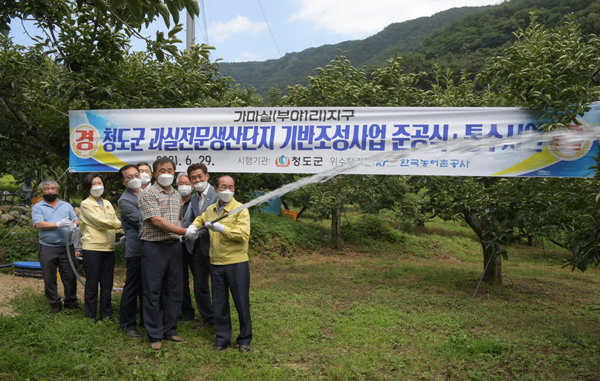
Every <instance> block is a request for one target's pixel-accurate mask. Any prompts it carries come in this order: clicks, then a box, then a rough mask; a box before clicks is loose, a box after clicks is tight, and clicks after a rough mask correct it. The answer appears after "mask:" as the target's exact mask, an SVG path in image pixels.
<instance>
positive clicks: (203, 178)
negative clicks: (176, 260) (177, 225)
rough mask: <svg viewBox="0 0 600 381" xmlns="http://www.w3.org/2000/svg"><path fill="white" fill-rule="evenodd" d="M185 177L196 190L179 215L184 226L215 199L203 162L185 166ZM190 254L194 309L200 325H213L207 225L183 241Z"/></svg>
mask: <svg viewBox="0 0 600 381" xmlns="http://www.w3.org/2000/svg"><path fill="white" fill-rule="evenodd" d="M187 173H188V177H189V179H190V181H191V183H192V184H193V186H194V189H195V190H196V191H197V192H196V193H194V194H193V195H192V198H191V199H190V205H189V207H188V208H187V211H186V213H185V215H184V217H183V227H184V228H187V227H188V226H190V225H191V223H192V222H193V221H194V220H195V219H196V217H198V216H200V215H202V213H204V211H205V210H206V208H207V207H208V206H210V205H212V204H214V203H215V202H217V200H218V199H219V197H217V194H216V193H215V190H214V188H213V187H212V186H210V185H209V184H208V178H209V175H208V169H207V168H206V165H204V164H199V163H196V164H192V165H190V166H189V167H188V169H187ZM185 244H186V246H187V249H188V252H189V253H191V255H192V275H193V277H194V297H195V299H196V306H197V307H198V312H199V313H200V316H202V321H203V323H204V325H203V326H202V328H207V327H213V326H214V316H213V303H212V299H211V295H210V287H209V285H208V284H209V283H208V281H209V274H210V257H209V253H210V237H209V234H208V229H202V231H201V232H200V235H199V236H198V239H197V240H195V241H191V240H188V241H186V242H185Z"/></svg>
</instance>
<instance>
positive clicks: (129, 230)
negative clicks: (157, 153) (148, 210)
mask: <svg viewBox="0 0 600 381" xmlns="http://www.w3.org/2000/svg"><path fill="white" fill-rule="evenodd" d="M119 176H120V177H121V182H122V183H123V185H125V188H126V189H125V192H123V194H122V195H121V198H120V199H119V211H120V212H121V226H122V227H123V230H124V231H125V236H123V237H122V238H121V243H123V241H125V261H126V262H127V275H126V277H125V286H124V287H123V295H122V296H121V307H120V311H119V314H120V326H121V329H122V330H123V331H125V332H127V334H128V335H129V336H131V337H133V338H136V339H141V338H142V337H144V336H143V335H142V334H141V333H140V331H138V330H137V326H136V319H135V318H136V313H137V306H138V299H139V301H140V302H139V306H140V325H141V326H143V325H144V315H143V312H142V304H143V299H142V241H140V238H139V237H138V235H139V234H140V209H139V206H138V196H139V195H140V193H142V190H141V187H142V180H141V178H140V173H139V171H138V169H137V167H136V166H135V165H130V164H129V165H125V166H124V167H123V168H121V169H120V170H119Z"/></svg>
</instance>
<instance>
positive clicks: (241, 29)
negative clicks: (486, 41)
mask: <svg viewBox="0 0 600 381" xmlns="http://www.w3.org/2000/svg"><path fill="white" fill-rule="evenodd" d="M501 2H502V0H418V1H416V0H371V1H364V0H362V1H358V0H198V3H199V5H200V9H201V17H199V18H197V19H196V20H195V23H194V24H195V25H194V27H195V33H196V41H195V42H196V43H207V44H208V45H212V46H214V47H215V48H216V50H214V51H213V52H212V53H211V59H213V60H215V59H217V58H221V59H222V60H223V61H224V62H244V61H266V60H269V59H277V58H280V57H282V56H283V55H285V54H286V53H292V52H300V51H302V50H305V49H308V48H311V47H318V46H322V45H326V44H337V43H339V42H342V41H346V40H362V39H364V38H367V37H369V36H372V35H374V34H376V33H378V32H379V31H381V30H382V29H383V28H385V27H386V26H388V25H389V24H391V23H395V22H402V21H406V20H412V19H415V18H418V17H423V16H431V15H433V14H435V13H438V12H441V11H444V10H446V9H450V8H456V7H463V6H481V5H492V4H498V3H501ZM202 16H204V17H202ZM204 19H205V20H206V23H204V22H203V20H204ZM180 23H182V24H183V26H184V28H185V27H186V18H185V12H183V13H182V15H181V17H180ZM24 26H25V28H26V29H27V32H29V34H31V35H35V34H40V33H36V28H35V26H34V25H33V23H31V22H26V23H25V24H24ZM157 30H163V31H165V35H166V34H167V33H166V32H167V31H168V29H167V28H166V26H165V24H164V22H163V21H162V19H161V20H160V21H157V22H155V23H153V24H152V25H151V26H150V28H149V29H148V30H144V31H142V35H144V36H147V37H151V38H153V37H155V36H156V31H157ZM10 35H11V36H12V37H13V38H14V40H15V42H16V43H19V44H23V45H30V44H31V42H30V39H29V38H28V37H27V35H26V34H25V31H24V29H23V26H22V25H21V23H20V22H13V23H12V24H11V34H10ZM177 36H178V38H179V39H180V40H182V41H183V44H181V48H184V47H185V41H186V35H185V29H184V30H183V31H181V32H180V33H178V35H177ZM132 49H133V50H144V49H145V42H143V41H139V40H133V41H132Z"/></svg>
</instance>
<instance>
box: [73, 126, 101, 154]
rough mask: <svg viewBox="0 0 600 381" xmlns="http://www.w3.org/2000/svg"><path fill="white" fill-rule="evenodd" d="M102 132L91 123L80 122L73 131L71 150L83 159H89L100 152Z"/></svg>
mask: <svg viewBox="0 0 600 381" xmlns="http://www.w3.org/2000/svg"><path fill="white" fill-rule="evenodd" d="M99 147H100V134H99V133H98V130H96V128H95V127H93V126H90V125H89V124H80V125H79V126H77V127H75V128H74V129H73V131H72V132H71V150H73V153H74V154H75V156H77V157H78V158H81V159H89V158H90V157H92V156H94V154H95V153H96V152H98V148H99Z"/></svg>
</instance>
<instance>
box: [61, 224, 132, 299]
mask: <svg viewBox="0 0 600 381" xmlns="http://www.w3.org/2000/svg"><path fill="white" fill-rule="evenodd" d="M77 229H79V227H75V228H73V229H69V232H68V233H67V258H68V259H69V263H70V264H71V270H73V273H74V274H75V276H76V277H77V280H78V281H79V283H81V284H82V285H83V287H85V282H84V281H83V279H81V277H80V276H79V273H78V272H77V268H76V267H75V264H74V263H73V258H71V248H70V246H71V245H69V242H71V235H72V234H73V231H75V230H77ZM120 244H121V243H120V242H116V243H115V245H120ZM112 290H113V291H123V289H122V288H115V287H113V289H112Z"/></svg>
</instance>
